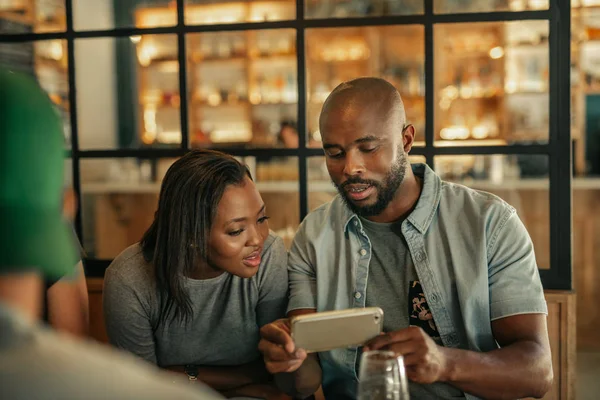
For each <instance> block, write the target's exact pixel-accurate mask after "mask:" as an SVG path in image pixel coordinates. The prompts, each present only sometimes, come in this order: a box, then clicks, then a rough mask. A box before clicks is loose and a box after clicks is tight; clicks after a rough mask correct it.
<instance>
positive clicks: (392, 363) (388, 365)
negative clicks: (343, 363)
mask: <svg viewBox="0 0 600 400" xmlns="http://www.w3.org/2000/svg"><path fill="white" fill-rule="evenodd" d="M408 399H409V396H408V381H407V380H406V371H405V369H404V360H403V358H402V356H396V355H395V354H394V353H393V352H391V351H367V352H364V353H363V355H362V358H361V361H360V370H359V376H358V400H408Z"/></svg>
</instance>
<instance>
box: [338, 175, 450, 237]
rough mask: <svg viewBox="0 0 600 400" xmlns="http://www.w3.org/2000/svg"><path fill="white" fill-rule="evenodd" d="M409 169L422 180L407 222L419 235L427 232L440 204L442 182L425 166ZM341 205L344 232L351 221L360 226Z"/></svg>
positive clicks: (353, 214) (355, 216)
mask: <svg viewBox="0 0 600 400" xmlns="http://www.w3.org/2000/svg"><path fill="white" fill-rule="evenodd" d="M411 167H412V170H413V173H414V174H415V175H416V176H418V177H420V178H422V179H423V188H422V190H421V196H419V200H417V205H416V207H415V209H414V210H413V211H412V212H411V213H410V215H409V216H408V218H407V221H409V222H410V223H411V224H412V225H413V226H414V227H415V228H416V229H417V230H418V231H419V232H420V233H421V234H424V233H425V232H427V229H428V228H429V225H430V224H431V221H432V220H433V217H434V215H435V211H436V210H437V208H438V205H439V203H440V198H441V196H442V190H441V188H442V180H441V179H440V177H439V176H438V175H437V174H436V173H435V172H433V170H432V169H431V168H429V166H428V165H427V164H422V163H417V164H411ZM342 204H343V214H342V215H343V217H342V220H343V221H345V222H344V232H347V231H348V226H349V225H350V223H351V222H352V221H358V224H360V225H361V226H362V224H361V222H360V218H359V217H358V215H356V214H355V213H353V212H352V211H351V210H350V209H349V208H348V206H347V205H346V204H344V203H343V202H342Z"/></svg>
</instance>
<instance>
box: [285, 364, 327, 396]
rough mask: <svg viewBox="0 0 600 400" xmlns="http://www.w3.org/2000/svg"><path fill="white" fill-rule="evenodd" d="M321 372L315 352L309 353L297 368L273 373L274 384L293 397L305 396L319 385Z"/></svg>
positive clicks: (312, 392) (313, 391)
mask: <svg viewBox="0 0 600 400" xmlns="http://www.w3.org/2000/svg"><path fill="white" fill-rule="evenodd" d="M321 379H322V372H321V366H320V365H319V359H318V357H317V355H316V354H309V355H308V357H307V358H306V360H304V363H303V364H302V366H301V367H300V368H298V370H296V371H294V372H290V373H281V374H276V375H275V384H276V385H277V387H278V388H279V389H281V390H282V391H283V392H285V393H287V394H289V395H290V396H292V397H294V398H300V399H302V398H305V397H308V396H310V395H312V394H314V393H315V392H316V391H317V390H318V389H319V386H321Z"/></svg>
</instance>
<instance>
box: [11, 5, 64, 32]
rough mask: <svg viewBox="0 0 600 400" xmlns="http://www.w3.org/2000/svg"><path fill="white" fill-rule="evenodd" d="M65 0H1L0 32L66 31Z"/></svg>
mask: <svg viewBox="0 0 600 400" xmlns="http://www.w3.org/2000/svg"><path fill="white" fill-rule="evenodd" d="M66 26H67V25H66V16H65V2H64V0H3V1H0V34H18V33H30V32H38V33H42V32H43V33H47V32H64V31H65V29H66Z"/></svg>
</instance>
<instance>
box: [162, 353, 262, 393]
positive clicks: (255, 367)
mask: <svg viewBox="0 0 600 400" xmlns="http://www.w3.org/2000/svg"><path fill="white" fill-rule="evenodd" d="M166 369H168V370H170V371H174V372H180V373H185V367H184V366H170V367H166ZM198 380H200V381H202V382H204V383H206V384H207V385H208V386H210V387H212V388H213V389H215V390H217V391H220V392H224V391H228V390H233V389H236V388H239V387H241V386H246V385H251V384H254V383H266V382H269V381H270V380H271V375H270V374H269V373H268V372H267V370H266V369H265V366H264V363H263V362H262V360H257V361H253V362H251V363H248V364H243V365H236V366H198Z"/></svg>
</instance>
